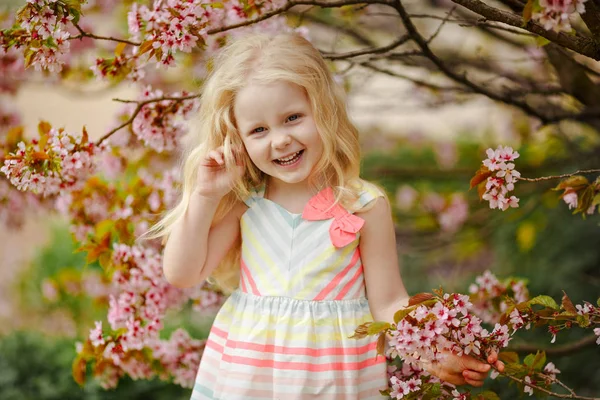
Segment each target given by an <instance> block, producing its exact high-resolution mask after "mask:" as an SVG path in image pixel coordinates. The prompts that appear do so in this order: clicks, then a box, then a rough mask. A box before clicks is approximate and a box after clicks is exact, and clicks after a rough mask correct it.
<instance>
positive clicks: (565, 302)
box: [562, 290, 577, 314]
mask: <svg viewBox="0 0 600 400" xmlns="http://www.w3.org/2000/svg"><path fill="white" fill-rule="evenodd" d="M562 306H563V308H564V309H565V311H567V312H569V313H573V314H577V309H576V308H575V306H574V305H573V302H572V301H571V299H570V298H569V296H567V293H565V291H564V290H563V297H562Z"/></svg>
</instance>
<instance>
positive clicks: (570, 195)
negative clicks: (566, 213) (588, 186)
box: [563, 188, 577, 210]
mask: <svg viewBox="0 0 600 400" xmlns="http://www.w3.org/2000/svg"><path fill="white" fill-rule="evenodd" d="M569 189H570V190H569ZM563 200H564V201H565V203H567V205H568V206H569V210H570V209H572V208H577V192H575V191H574V190H573V189H571V188H567V189H566V190H565V194H564V195H563Z"/></svg>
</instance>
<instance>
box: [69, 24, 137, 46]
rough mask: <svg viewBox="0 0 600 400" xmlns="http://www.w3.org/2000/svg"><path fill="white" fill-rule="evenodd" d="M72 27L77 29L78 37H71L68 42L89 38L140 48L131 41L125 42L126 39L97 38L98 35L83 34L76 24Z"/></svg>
mask: <svg viewBox="0 0 600 400" xmlns="http://www.w3.org/2000/svg"><path fill="white" fill-rule="evenodd" d="M73 26H75V28H77V30H78V31H79V35H77V36H71V37H70V38H69V39H68V40H75V39H83V38H84V37H89V38H92V39H98V40H109V41H111V42H119V43H127V44H130V45H132V46H140V45H141V43H138V42H133V41H131V40H127V39H119V38H115V37H110V36H98V35H94V34H93V33H89V32H85V31H84V30H83V29H81V27H80V26H79V25H78V24H76V23H73Z"/></svg>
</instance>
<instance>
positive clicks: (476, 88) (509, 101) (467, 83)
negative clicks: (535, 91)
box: [392, 0, 548, 123]
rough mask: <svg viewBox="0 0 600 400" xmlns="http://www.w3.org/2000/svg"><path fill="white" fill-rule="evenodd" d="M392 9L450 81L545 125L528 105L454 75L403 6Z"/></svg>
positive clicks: (541, 115) (397, 5)
mask: <svg viewBox="0 0 600 400" xmlns="http://www.w3.org/2000/svg"><path fill="white" fill-rule="evenodd" d="M392 7H393V8H395V9H396V11H397V12H398V14H399V15H400V18H401V19H402V22H403V24H404V26H405V28H406V30H407V31H408V34H409V35H410V36H411V37H412V39H413V40H414V41H415V42H416V43H417V45H418V46H419V47H420V48H421V50H422V51H423V54H424V55H425V56H426V57H427V58H429V59H430V60H431V61H432V62H433V63H434V64H435V65H436V66H437V67H438V69H439V70H440V71H442V72H443V73H444V74H445V75H446V76H448V77H449V78H450V79H452V80H454V81H456V82H458V83H461V84H463V85H464V86H466V87H468V88H470V89H471V90H473V92H475V93H479V94H482V95H484V96H487V97H489V98H490V99H492V100H496V101H499V102H502V103H505V104H508V105H512V106H515V107H518V108H520V109H521V110H523V111H524V112H526V113H527V114H529V115H531V116H534V117H536V118H538V119H539V120H541V121H542V122H543V123H547V122H548V117H547V116H545V115H543V114H540V113H539V112H538V111H537V110H536V109H534V108H532V107H531V106H529V104H527V103H525V102H522V101H518V100H515V99H512V98H507V97H504V96H501V95H499V94H497V93H494V92H490V91H489V90H487V89H486V88H483V87H481V86H479V85H476V84H475V83H473V82H471V81H470V80H469V79H467V77H466V76H465V75H464V74H463V75H458V74H457V73H455V72H454V71H452V70H450V69H449V68H448V67H447V66H446V65H445V64H444V63H443V62H442V60H440V59H439V58H438V57H437V56H436V55H435V54H434V53H433V51H431V49H430V48H429V45H428V44H427V42H426V41H425V38H423V36H421V34H420V33H419V32H418V31H417V29H416V28H415V26H414V24H413V23H412V21H411V19H410V17H409V15H408V13H407V12H406V10H405V9H404V6H403V5H402V3H401V2H400V0H395V1H394V2H393V3H392Z"/></svg>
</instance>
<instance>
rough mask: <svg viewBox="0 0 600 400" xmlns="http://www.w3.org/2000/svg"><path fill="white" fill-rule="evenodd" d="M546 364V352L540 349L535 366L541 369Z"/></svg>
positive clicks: (538, 369)
mask: <svg viewBox="0 0 600 400" xmlns="http://www.w3.org/2000/svg"><path fill="white" fill-rule="evenodd" d="M544 365H546V353H545V352H544V351H540V352H538V353H536V355H535V359H534V360H533V368H534V369H535V370H537V371H541V370H542V368H544Z"/></svg>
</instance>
